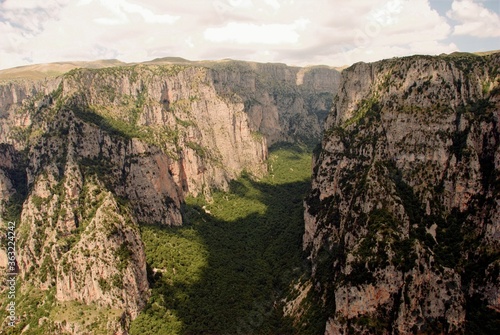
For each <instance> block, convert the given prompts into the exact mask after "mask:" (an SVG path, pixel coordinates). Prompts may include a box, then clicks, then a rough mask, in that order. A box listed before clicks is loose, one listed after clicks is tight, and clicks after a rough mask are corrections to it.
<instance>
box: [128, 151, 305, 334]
mask: <svg viewBox="0 0 500 335" xmlns="http://www.w3.org/2000/svg"><path fill="white" fill-rule="evenodd" d="M268 164H269V175H268V176H266V177H264V178H263V179H260V180H256V179H254V178H251V177H250V176H248V175H245V174H243V175H242V176H241V178H239V179H238V180H236V181H233V182H232V183H231V185H230V190H229V191H228V192H215V193H214V194H213V199H211V200H210V201H207V200H205V199H202V198H201V197H200V198H189V199H187V201H186V206H185V221H186V222H185V224H184V226H182V227H176V228H170V227H164V226H143V227H142V228H141V230H142V238H143V241H144V243H145V246H146V256H147V261H148V275H149V279H150V282H151V286H152V297H151V299H150V301H149V303H148V305H147V307H146V308H145V310H144V311H143V312H142V313H141V314H140V315H139V317H138V318H137V319H136V320H135V321H133V323H132V325H131V331H130V333H131V334H228V333H229V334H283V333H286V334H292V333H296V332H297V330H296V329H294V326H293V323H292V320H291V319H290V318H288V317H285V316H284V315H283V313H282V306H281V304H282V301H281V300H282V299H284V298H286V296H287V295H288V294H289V292H290V284H291V283H292V282H294V281H296V280H298V279H299V278H300V276H301V275H303V273H304V270H305V264H304V263H303V262H304V261H303V259H304V258H303V257H302V235H303V232H304V223H303V216H302V208H303V204H302V200H303V197H304V194H305V193H306V191H307V189H308V187H309V183H310V175H311V172H310V167H311V151H310V150H308V149H307V148H305V147H300V146H291V145H281V146H278V147H275V148H273V149H272V150H271V153H270V157H269V163H268ZM302 333H303V332H302Z"/></svg>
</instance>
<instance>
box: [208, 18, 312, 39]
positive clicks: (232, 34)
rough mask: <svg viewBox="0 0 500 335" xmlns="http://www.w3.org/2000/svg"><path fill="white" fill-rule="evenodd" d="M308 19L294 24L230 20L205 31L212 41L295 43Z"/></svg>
mask: <svg viewBox="0 0 500 335" xmlns="http://www.w3.org/2000/svg"><path fill="white" fill-rule="evenodd" d="M308 23H309V21H308V20H305V19H299V20H296V21H295V22H294V23H292V24H262V25H257V24H252V23H238V22H230V23H228V24H227V25H226V26H224V27H220V28H208V29H206V30H205V32H204V36H205V38H206V39H207V40H209V41H212V42H234V43H238V44H293V43H297V42H298V40H299V37H300V34H299V33H298V32H297V31H298V30H303V29H304V28H305V27H306V26H307V24H308Z"/></svg>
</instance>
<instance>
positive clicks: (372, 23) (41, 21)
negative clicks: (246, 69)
mask: <svg viewBox="0 0 500 335" xmlns="http://www.w3.org/2000/svg"><path fill="white" fill-rule="evenodd" d="M467 1H469V2H471V0H467ZM25 2H26V4H27V5H26V6H23V5H21V4H20V3H23V4H24V3H25ZM455 2H457V1H455ZM460 2H463V1H460ZM452 10H453V9H452ZM458 12H459V10H457V9H455V10H454V13H455V14H456V15H458V14H457V13H458ZM490 12H491V11H490ZM480 13H481V12H479V14H480ZM455 14H454V15H455ZM493 14H494V15H496V14H495V13H493ZM454 17H458V16H454ZM470 20H472V19H469V21H467V22H470ZM488 22H493V21H488ZM483 30H486V29H484V28H483ZM457 31H459V30H457V29H455V34H456V33H457ZM452 32H453V27H451V26H450V24H449V23H448V20H447V18H446V17H443V16H440V15H439V14H438V13H437V12H436V11H434V10H433V9H432V8H431V7H430V5H429V1H428V0H411V1H410V0H357V1H352V2H349V1H337V0H211V1H206V0H182V1H178V0H141V1H139V0H79V1H74V0H38V1H35V0H33V1H19V0H6V1H4V2H0V68H6V67H10V66H14V65H22V64H27V63H30V62H34V63H44V62H51V61H65V60H66V61H68V60H93V59H96V58H118V59H120V60H123V61H125V62H138V61H144V60H148V59H153V58H157V57H165V56H180V57H184V58H188V59H193V60H197V59H222V58H234V59H246V60H255V61H262V62H285V63H289V64H295V65H304V64H318V63H323V64H330V65H344V64H348V63H353V62H356V61H360V60H363V61H373V60H378V59H381V58H390V57H393V56H404V55H410V54H415V53H432V54H439V53H442V52H452V51H456V50H457V47H456V45H455V44H453V39H450V37H453V35H452ZM497 48H500V47H497Z"/></svg>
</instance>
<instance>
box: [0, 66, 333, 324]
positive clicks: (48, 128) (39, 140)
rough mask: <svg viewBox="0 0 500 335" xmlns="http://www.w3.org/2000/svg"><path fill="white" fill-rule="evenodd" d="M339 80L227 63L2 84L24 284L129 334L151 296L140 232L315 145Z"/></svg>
mask: <svg viewBox="0 0 500 335" xmlns="http://www.w3.org/2000/svg"><path fill="white" fill-rule="evenodd" d="M338 77H339V76H338V73H337V72H336V71H334V70H330V69H324V68H312V69H299V68H290V67H286V66H284V65H277V64H267V65H262V64H243V63H240V62H232V61H231V62H213V63H208V64H198V65H179V64H170V65H165V66H159V65H134V66H122V67H110V68H102V69H76V70H72V71H70V72H68V73H66V74H64V75H62V76H60V77H58V78H52V79H47V80H38V81H28V80H25V81H23V80H18V81H16V82H9V83H3V84H1V85H0V203H2V204H3V205H5V208H4V209H3V212H4V214H5V215H8V216H9V217H12V218H13V219H15V220H16V221H18V222H19V224H18V246H19V249H18V265H19V272H20V278H22V283H23V287H24V288H27V287H28V283H29V286H33V287H36V288H38V289H42V290H54V291H55V297H56V299H57V300H58V301H59V302H61V303H66V302H67V303H70V302H72V301H77V302H79V303H83V304H88V305H93V306H94V305H97V306H100V307H102V308H107V309H114V310H119V311H121V312H120V313H122V318H121V320H122V321H120V322H117V321H116V320H114V319H113V320H111V319H110V320H109V324H110V325H111V326H110V327H111V328H109V331H113V332H117V333H126V328H127V324H128V321H130V319H133V318H134V317H136V316H137V314H138V313H139V312H140V310H141V309H142V308H143V307H144V306H145V304H146V302H147V300H148V297H149V284H148V281H147V276H146V263H145V254H144V246H143V244H142V241H141V238H140V232H139V225H140V224H161V225H180V224H182V215H181V214H182V213H181V212H182V211H181V204H182V202H183V199H184V197H185V196H186V195H187V194H190V195H194V196H196V195H199V194H201V195H205V196H210V191H211V190H213V189H214V188H221V189H224V188H227V187H228V184H229V181H231V180H232V179H234V178H236V177H237V176H239V175H240V174H241V173H242V172H243V171H246V172H248V173H250V174H252V175H254V176H257V177H258V176H262V175H263V174H264V173H266V170H267V166H266V162H265V160H266V158H267V148H268V145H271V144H273V143H275V142H277V141H296V140H297V139H298V140H305V139H309V140H310V139H314V138H315V137H316V138H318V137H319V136H320V134H321V131H322V130H321V126H320V124H321V123H322V121H323V118H324V116H325V115H326V111H327V110H329V109H330V108H331V105H332V103H333V98H332V97H333V94H332V93H331V92H335V90H336V87H337V83H338ZM318 81H321V82H318ZM315 97H317V99H315ZM300 138H302V139H300ZM60 326H61V327H62V328H61V329H65V331H68V332H73V333H75V331H70V328H71V329H80V328H81V327H83V326H82V325H81V324H77V323H67V324H66V325H60ZM81 329H83V328H81ZM82 331H83V330H82ZM76 333H78V331H77V332H76Z"/></svg>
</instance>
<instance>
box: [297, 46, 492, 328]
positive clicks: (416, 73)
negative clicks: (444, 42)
mask: <svg viewBox="0 0 500 335" xmlns="http://www.w3.org/2000/svg"><path fill="white" fill-rule="evenodd" d="M499 66H500V54H493V55H490V56H484V57H479V56H474V55H463V54H455V55H453V54H452V55H449V56H441V57H429V56H414V57H407V58H399V59H398V58H396V59H391V60H385V61H380V62H377V63H373V64H364V63H358V64H355V65H353V66H352V67H350V68H348V69H346V70H344V71H343V73H342V82H341V86H340V91H339V95H338V98H337V99H336V104H335V107H334V108H333V110H332V112H331V113H330V115H329V116H328V118H327V121H326V126H325V136H324V138H323V141H322V144H321V148H320V149H319V150H318V151H317V152H316V156H315V162H314V168H313V184H312V191H311V193H310V195H309V196H308V198H307V199H306V201H305V224H306V227H305V231H306V232H305V235H304V248H305V249H306V250H307V252H308V254H309V255H310V259H311V261H312V265H313V274H312V281H313V284H314V285H313V287H315V288H316V291H317V292H318V293H319V294H320V295H321V297H323V301H324V308H326V309H328V311H327V313H328V316H329V318H328V321H327V323H326V331H325V334H417V333H422V334H424V333H425V334H442V333H458V334H460V333H464V332H470V333H485V334H486V333H495V332H496V331H497V330H498V320H499V312H500V295H499V287H500V286H499V285H500V277H499V269H500V258H499V252H500V243H499V241H500V216H499V208H500V206H499V204H500V173H499V172H500V119H499V118H500V112H499V111H500V74H499V72H498V69H499Z"/></svg>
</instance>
